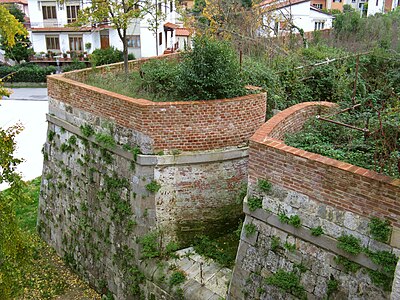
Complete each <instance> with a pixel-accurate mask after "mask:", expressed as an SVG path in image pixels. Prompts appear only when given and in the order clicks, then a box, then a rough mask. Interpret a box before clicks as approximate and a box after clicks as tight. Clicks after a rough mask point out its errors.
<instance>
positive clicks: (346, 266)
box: [334, 256, 360, 273]
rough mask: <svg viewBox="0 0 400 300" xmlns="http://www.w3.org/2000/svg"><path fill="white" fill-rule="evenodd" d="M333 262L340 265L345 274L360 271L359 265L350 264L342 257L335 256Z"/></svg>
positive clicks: (350, 262)
mask: <svg viewBox="0 0 400 300" xmlns="http://www.w3.org/2000/svg"><path fill="white" fill-rule="evenodd" d="M334 260H335V262H336V263H337V264H338V265H342V266H343V268H344V270H345V272H347V273H349V272H351V273H355V272H357V271H358V269H360V265H359V264H357V263H355V262H352V261H350V260H348V259H347V258H345V257H343V256H336V257H335V258H334Z"/></svg>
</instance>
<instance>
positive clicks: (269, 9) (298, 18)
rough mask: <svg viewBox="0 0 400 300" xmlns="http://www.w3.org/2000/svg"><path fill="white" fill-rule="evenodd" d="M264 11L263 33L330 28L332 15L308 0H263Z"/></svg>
mask: <svg viewBox="0 0 400 300" xmlns="http://www.w3.org/2000/svg"><path fill="white" fill-rule="evenodd" d="M261 5H262V6H263V8H264V9H265V11H266V13H265V16H264V21H263V22H264V29H263V34H265V35H269V36H280V35H285V34H287V33H289V32H292V33H298V32H299V31H298V29H297V28H301V29H302V30H304V32H311V31H315V30H322V29H330V28H332V21H333V16H332V15H331V14H328V13H325V12H323V11H321V10H320V9H317V8H316V7H314V6H312V5H311V1H310V0H297V1H270V0H267V1H264V2H262V3H261Z"/></svg>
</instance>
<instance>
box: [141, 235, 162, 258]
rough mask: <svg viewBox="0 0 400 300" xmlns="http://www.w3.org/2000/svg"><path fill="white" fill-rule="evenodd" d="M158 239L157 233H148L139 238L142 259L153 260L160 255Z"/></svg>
mask: <svg viewBox="0 0 400 300" xmlns="http://www.w3.org/2000/svg"><path fill="white" fill-rule="evenodd" d="M158 238H159V234H158V233H157V232H150V233H148V234H146V235H144V236H142V237H141V238H139V244H140V245H141V247H142V248H141V254H142V257H141V258H142V259H150V258H155V257H159V256H160V255H161V251H160V249H159V242H158Z"/></svg>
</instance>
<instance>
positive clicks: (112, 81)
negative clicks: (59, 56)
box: [85, 71, 177, 102]
mask: <svg viewBox="0 0 400 300" xmlns="http://www.w3.org/2000/svg"><path fill="white" fill-rule="evenodd" d="M85 83H86V84H89V85H92V86H95V87H98V88H102V89H105V90H107V91H111V92H115V93H118V94H121V95H124V96H128V97H132V98H141V99H147V100H150V101H156V102H162V101H176V100H177V99H174V98H171V97H169V95H168V93H165V94H164V95H157V96H156V95H154V94H152V93H148V92H146V91H144V90H143V88H142V79H141V77H140V74H139V72H137V71H135V72H131V73H129V74H128V75H125V73H115V74H114V73H111V72H109V73H106V74H97V73H96V74H92V75H90V76H89V77H88V79H87V80H86V82H85Z"/></svg>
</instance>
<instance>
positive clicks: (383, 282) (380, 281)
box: [368, 270, 393, 291]
mask: <svg viewBox="0 0 400 300" xmlns="http://www.w3.org/2000/svg"><path fill="white" fill-rule="evenodd" d="M368 274H369V277H370V278H371V280H372V282H373V284H375V285H377V286H380V287H382V288H383V289H384V290H385V291H391V290H392V283H393V275H391V276H390V275H388V274H385V273H382V272H379V271H374V270H368Z"/></svg>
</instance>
